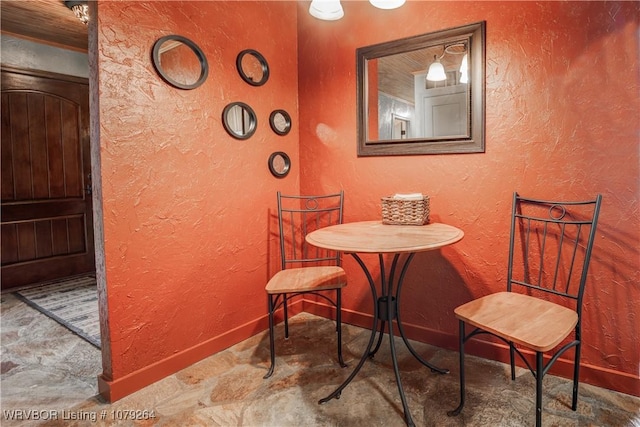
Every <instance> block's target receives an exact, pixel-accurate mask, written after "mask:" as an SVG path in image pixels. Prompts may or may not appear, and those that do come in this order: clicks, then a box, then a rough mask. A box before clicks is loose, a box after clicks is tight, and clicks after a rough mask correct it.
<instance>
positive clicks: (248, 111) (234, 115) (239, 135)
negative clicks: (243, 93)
mask: <svg viewBox="0 0 640 427" xmlns="http://www.w3.org/2000/svg"><path fill="white" fill-rule="evenodd" d="M222 123H223V125H224V128H225V130H226V131H227V132H228V133H229V135H231V136H232V137H234V138H236V139H247V138H249V137H251V135H253V134H254V133H255V131H256V128H257V126H258V119H257V118H256V113H255V112H254V111H253V109H252V108H251V107H249V106H248V105H247V104H245V103H244V102H232V103H231V104H229V105H227V106H226V107H224V110H223V111H222Z"/></svg>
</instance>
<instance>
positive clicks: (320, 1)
mask: <svg viewBox="0 0 640 427" xmlns="http://www.w3.org/2000/svg"><path fill="white" fill-rule="evenodd" d="M309 14H310V15H311V16H313V17H314V18H318V19H322V20H323V21H336V20H338V19H340V18H342V17H343V16H344V10H343V9H342V5H341V4H340V0H313V1H312V2H311V5H310V6H309Z"/></svg>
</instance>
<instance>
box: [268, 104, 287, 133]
mask: <svg viewBox="0 0 640 427" xmlns="http://www.w3.org/2000/svg"><path fill="white" fill-rule="evenodd" d="M269 125H271V129H273V131H274V132H275V133H277V134H278V135H286V134H288V133H289V131H290V130H291V116H290V115H289V113H287V112H286V111H284V110H275V111H273V112H272V113H271V115H270V116H269Z"/></svg>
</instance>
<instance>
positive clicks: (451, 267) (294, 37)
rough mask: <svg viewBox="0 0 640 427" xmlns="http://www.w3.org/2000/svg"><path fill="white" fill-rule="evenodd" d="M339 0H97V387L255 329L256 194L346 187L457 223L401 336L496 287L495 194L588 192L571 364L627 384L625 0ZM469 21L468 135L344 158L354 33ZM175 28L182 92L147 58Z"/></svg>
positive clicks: (365, 198) (263, 276)
mask: <svg viewBox="0 0 640 427" xmlns="http://www.w3.org/2000/svg"><path fill="white" fill-rule="evenodd" d="M343 5H344V8H345V18H343V19H342V20H340V21H337V22H321V21H317V20H315V19H313V18H311V17H309V16H308V14H307V11H306V9H307V7H308V3H307V2H298V3H294V2H270V1H265V2H244V1H237V2H234V1H228V2H160V1H157V2H112V1H100V2H99V4H98V14H97V16H98V26H97V29H96V30H95V31H96V33H95V34H96V37H97V40H96V45H97V52H96V55H95V57H94V59H93V60H94V61H95V67H96V70H94V71H93V72H94V73H95V75H97V80H95V81H96V82H97V88H95V93H96V94H98V95H99V99H98V97H97V96H96V97H94V98H93V100H92V106H96V107H97V108H96V109H95V110H94V111H93V112H92V114H93V115H94V116H93V119H94V124H95V123H99V129H94V130H92V134H93V135H98V136H99V138H92V139H93V140H94V141H99V152H100V156H101V160H100V171H99V174H100V178H101V181H102V186H101V188H100V189H97V192H98V190H101V192H102V216H103V222H102V225H103V230H104V277H103V278H104V280H105V291H106V293H105V295H104V298H105V299H106V303H107V304H108V305H107V306H106V307H105V308H103V316H102V317H103V322H104V321H106V322H108V327H109V329H108V331H107V333H106V337H104V343H105V344H106V345H105V346H104V349H103V361H104V362H103V364H104V374H103V376H102V378H101V381H102V386H103V391H105V393H106V394H111V396H110V397H111V398H112V399H113V400H116V399H117V398H119V397H121V396H123V395H124V394H127V393H130V392H132V391H135V390H136V389H137V388H140V387H142V386H144V385H146V384H149V383H151V382H153V381H155V380H157V379H159V378H161V377H162V376H164V375H168V374H170V373H172V372H175V371H176V370H178V369H180V368H181V367H184V366H186V365H188V364H189V363H193V362H195V361H196V360H198V359H199V358H202V357H205V356H206V355H208V354H211V353H214V352H216V351H219V350H221V349H222V348H224V347H225V346H228V345H231V344H233V343H235V342H237V341H240V340H241V339H244V338H246V337H248V336H250V335H252V334H255V333H258V332H262V331H263V330H264V329H266V321H265V315H266V301H265V299H266V298H265V295H264V284H265V282H266V280H267V279H268V278H269V277H270V276H271V275H272V274H273V273H274V272H275V270H276V269H277V268H278V263H277V247H276V245H275V239H274V232H275V226H276V224H275V222H274V218H273V211H274V209H275V192H276V191H277V190H283V191H290V192H297V191H299V190H302V191H304V192H322V191H335V190H337V189H340V188H344V190H345V191H346V213H345V218H346V220H359V219H372V218H378V217H379V215H380V213H379V211H380V207H379V198H380V196H382V195H387V194H390V193H393V192H397V191H423V192H425V193H428V194H430V195H431V196H432V198H433V199H432V212H433V214H432V215H433V219H434V220H437V221H443V222H448V223H451V224H454V225H456V226H459V227H461V228H463V229H464V231H465V233H466V237H465V239H464V240H463V241H462V242H460V243H458V244H456V245H455V246H452V247H450V248H447V249H444V250H442V251H440V252H433V253H427V254H421V255H419V256H417V257H416V259H415V261H414V264H413V266H412V269H411V272H410V274H409V277H408V280H407V283H406V286H405V299H404V300H403V304H405V305H406V306H403V310H404V311H403V313H404V316H403V319H404V320H405V321H406V322H408V323H409V324H410V326H411V328H410V329H411V333H412V334H413V335H414V336H416V337H418V338H420V339H423V340H425V341H428V342H432V343H435V344H438V345H442V346H445V347H447V346H448V347H453V343H454V342H455V335H456V323H455V320H454V318H453V314H452V311H453V308H454V307H455V306H456V305H458V304H460V303H463V302H465V301H467V300H469V299H470V298H472V297H475V296H479V295H483V294H486V293H488V292H491V291H495V290H499V289H502V287H503V284H504V278H505V273H504V268H503V267H504V265H505V264H506V249H507V248H506V243H505V237H506V230H507V216H508V213H509V208H510V206H509V204H510V198H511V193H512V191H514V190H518V191H520V192H522V193H524V194H527V195H531V196H536V197H545V196H559V197H566V198H574V197H577V198H582V197H590V196H593V195H594V194H595V193H596V192H601V193H603V195H604V205H603V209H602V219H601V223H600V228H599V235H598V241H597V242H596V247H595V252H594V256H593V263H592V266H591V272H592V278H591V281H590V283H589V288H588V290H587V296H586V307H585V310H584V316H585V336H586V342H587V344H586V346H585V348H584V352H583V355H584V358H583V361H584V362H585V364H587V367H591V368H590V369H587V370H586V375H587V376H589V378H587V379H588V380H589V381H590V382H593V383H596V384H599V385H604V386H608V387H610V388H614V389H623V391H627V392H631V391H635V392H636V394H637V392H638V390H637V388H638V371H637V370H638V364H639V356H638V348H637V344H636V341H637V340H636V337H635V331H636V330H637V329H638V326H639V325H638V317H637V311H638V301H639V299H640V290H639V289H638V282H639V280H638V279H639V273H638V271H639V269H640V268H639V267H640V265H639V262H640V253H639V249H638V248H639V246H640V245H639V244H640V231H638V230H640V227H639V225H640V224H638V221H639V220H638V190H639V188H638V178H639V171H638V164H639V159H638V139H637V138H638V128H639V126H638V115H637V112H638V107H640V106H639V105H638V97H637V94H638V89H639V82H638V75H639V70H638V59H637V52H638V44H637V43H638V41H637V37H636V34H637V31H638V16H639V14H638V12H639V11H638V5H637V3H633V2H606V3H601V2H585V3H580V2H548V3H546V2H545V3H533V2H523V3H513V2H504V3H502V2H495V3H493V2H469V3H464V2H455V3H454V2H451V3H448V2H417V1H409V2H407V3H406V4H405V6H403V7H402V8H401V9H398V10H395V11H380V10H377V9H375V8H373V7H371V6H370V5H369V4H368V2H364V1H363V2H349V1H343ZM92 7H93V6H92ZM296 15H298V16H297V17H296ZM480 20H486V21H487V117H486V141H487V143H486V146H487V150H486V153H483V154H472V155H470V154H467V155H441V156H417V157H383V158H357V157H356V110H355V105H356V102H355V49H356V47H358V46H364V45H368V44H373V43H378V42H382V41H386V40H392V39H396V38H400V37H405V36H410V35H416V34H421V33H425V32H430V31H435V30H439V29H444V28H448V27H453V26H457V25H462V24H466V23H470V22H477V21H480ZM172 33H174V34H180V35H183V36H186V37H188V38H190V39H192V40H193V41H195V42H196V43H197V44H198V45H199V46H200V47H201V48H202V49H203V51H204V53H205V54H206V56H207V58H208V61H209V66H210V71H209V77H208V79H207V81H206V82H205V84H204V85H203V86H201V87H200V88H198V89H196V90H193V91H182V90H178V89H174V88H172V87H170V86H168V85H167V84H166V83H164V82H163V81H162V80H161V79H160V78H159V77H158V76H157V75H156V73H155V71H154V69H153V66H152V64H151V61H150V52H151V48H152V46H153V43H154V42H155V40H157V39H158V38H160V37H161V36H164V35H166V34H172ZM247 48H253V49H257V50H258V51H260V52H261V53H262V54H264V56H265V57H266V58H267V60H268V61H269V65H270V68H271V77H270V79H269V81H268V82H267V84H266V85H265V86H262V87H252V86H249V85H248V84H246V83H244V82H243V81H242V80H241V79H240V77H239V75H238V73H237V72H236V70H235V58H236V55H237V54H238V52H240V51H241V50H243V49H247ZM296 53H297V54H296ZM90 56H91V55H90ZM232 101H243V102H247V103H248V104H250V105H251V106H252V107H253V108H254V109H255V111H256V113H257V115H258V130H257V132H256V134H255V135H254V136H253V137H252V138H251V139H249V140H247V141H238V140H235V139H233V138H231V137H229V136H228V135H227V134H226V133H225V131H224V129H223V127H222V123H221V118H220V115H221V112H222V109H223V108H224V106H225V105H227V104H228V103H229V102H232ZM276 108H283V109H285V110H287V111H288V112H289V113H290V114H291V116H292V119H293V129H292V131H291V133H290V134H289V135H287V136H284V137H280V136H277V135H275V134H274V133H273V132H272V131H271V130H270V129H269V127H268V123H267V119H268V116H269V113H270V112H271V111H272V110H274V109H276ZM96 111H97V113H96ZM276 150H283V151H286V152H287V153H289V155H290V156H291V159H292V161H293V167H292V170H291V173H290V174H289V176H288V177H287V178H285V179H282V180H278V179H276V178H274V177H272V176H271V175H270V173H269V171H268V168H267V165H266V161H267V158H268V156H269V154H270V153H271V152H273V151H276ZM345 260H346V262H345V267H346V268H347V271H348V274H349V277H350V285H349V287H348V289H347V290H346V292H345V296H344V300H343V301H344V305H345V306H346V307H347V310H348V313H347V314H350V315H351V316H350V318H351V319H356V320H358V319H362V318H366V316H367V314H370V312H371V310H370V306H371V302H370V297H369V296H368V294H367V291H366V286H365V283H364V278H363V277H362V273H361V272H360V270H359V269H358V266H357V265H355V263H354V262H353V261H351V259H350V258H348V257H346V258H345ZM369 261H371V262H373V260H369ZM99 275H100V273H99ZM427 285H428V287H427ZM305 307H307V305H306V304H305ZM308 309H309V310H315V308H314V304H313V303H310V304H309V305H308ZM358 316H359V317H358ZM347 317H349V316H347ZM489 356H490V357H496V358H499V357H500V355H499V354H489ZM265 362H266V360H265ZM584 372H585V370H583V373H584ZM620 381H621V382H620ZM620 384H623V385H622V386H621V385H620ZM632 387H636V388H635V390H630V389H631V388H632Z"/></svg>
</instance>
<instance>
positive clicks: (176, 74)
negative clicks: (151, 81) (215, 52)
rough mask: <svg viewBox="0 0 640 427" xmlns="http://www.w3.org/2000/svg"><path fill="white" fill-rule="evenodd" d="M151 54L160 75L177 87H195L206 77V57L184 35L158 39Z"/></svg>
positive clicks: (207, 70)
mask: <svg viewBox="0 0 640 427" xmlns="http://www.w3.org/2000/svg"><path fill="white" fill-rule="evenodd" d="M152 56H153V66H154V67H155V69H156V71H157V72H158V74H159V75H160V77H162V79H163V80H164V81H165V82H167V83H169V84H170V85H172V86H175V87H177V88H179V89H195V88H197V87H198V86H200V85H201V84H202V83H204V81H205V80H206V79H207V74H208V73H209V65H208V64H207V58H205V56H204V53H203V52H202V50H201V49H200V47H198V45H196V44H195V43H194V42H192V41H191V40H189V39H187V38H185V37H182V36H177V35H169V36H164V37H162V38H160V39H158V41H156V43H155V44H154V45H153V54H152Z"/></svg>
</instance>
